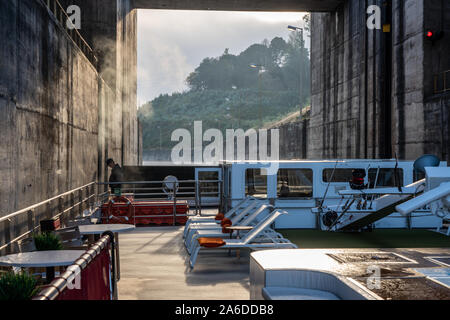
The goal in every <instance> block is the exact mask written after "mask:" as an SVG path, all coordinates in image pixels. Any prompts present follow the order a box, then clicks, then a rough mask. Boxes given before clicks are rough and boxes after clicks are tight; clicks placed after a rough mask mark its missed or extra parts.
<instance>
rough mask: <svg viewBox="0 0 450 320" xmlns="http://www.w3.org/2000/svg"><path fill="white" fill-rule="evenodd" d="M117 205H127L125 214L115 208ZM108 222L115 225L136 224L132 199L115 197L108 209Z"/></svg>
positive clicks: (109, 203)
mask: <svg viewBox="0 0 450 320" xmlns="http://www.w3.org/2000/svg"><path fill="white" fill-rule="evenodd" d="M116 203H125V205H126V206H127V211H126V213H125V214H124V213H123V212H122V211H121V210H120V208H119V207H117V206H114V205H115V204H116ZM106 213H107V221H109V223H113V224H135V221H134V205H133V203H132V202H131V200H130V199H128V198H127V197H124V196H118V197H114V198H113V199H111V200H109V202H108V207H107V211H106Z"/></svg>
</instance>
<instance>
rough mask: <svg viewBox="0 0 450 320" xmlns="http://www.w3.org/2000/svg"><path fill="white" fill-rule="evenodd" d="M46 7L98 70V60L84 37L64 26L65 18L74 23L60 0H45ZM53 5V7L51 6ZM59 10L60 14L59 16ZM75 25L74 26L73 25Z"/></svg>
mask: <svg viewBox="0 0 450 320" xmlns="http://www.w3.org/2000/svg"><path fill="white" fill-rule="evenodd" d="M44 1H45V2H44V3H45V5H46V6H47V8H48V9H49V10H50V12H52V13H53V15H54V16H55V18H56V20H57V21H58V22H59V23H61V24H62V27H63V29H64V30H65V31H66V33H67V35H68V36H69V37H70V38H71V39H72V41H73V42H74V43H75V45H76V46H77V47H78V48H79V49H80V50H81V52H83V54H84V55H85V56H86V58H88V60H89V61H90V62H91V63H92V65H93V66H94V67H95V68H96V69H97V63H98V58H97V56H96V55H95V53H94V50H93V49H92V48H91V46H90V45H89V44H88V43H87V42H86V40H84V38H83V36H82V35H81V34H80V32H78V30H77V29H71V30H67V28H66V27H65V26H64V21H63V18H64V17H65V18H66V21H70V23H71V24H72V21H71V20H70V18H69V16H68V15H67V12H66V11H65V10H64V8H63V7H62V5H61V4H60V3H59V1H58V0H44ZM51 3H53V6H52V5H51ZM58 10H59V13H60V14H58ZM72 25H73V24H72Z"/></svg>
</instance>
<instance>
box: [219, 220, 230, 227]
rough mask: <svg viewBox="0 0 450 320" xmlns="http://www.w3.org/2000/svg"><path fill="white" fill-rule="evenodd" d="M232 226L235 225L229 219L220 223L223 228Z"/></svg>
mask: <svg viewBox="0 0 450 320" xmlns="http://www.w3.org/2000/svg"><path fill="white" fill-rule="evenodd" d="M232 224H233V222H231V220H230V219H228V218H224V219H223V220H222V222H221V223H220V225H221V226H222V227H229V226H231V225H232Z"/></svg>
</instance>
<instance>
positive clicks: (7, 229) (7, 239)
mask: <svg viewBox="0 0 450 320" xmlns="http://www.w3.org/2000/svg"><path fill="white" fill-rule="evenodd" d="M3 232H4V233H5V244H8V243H9V242H10V241H11V220H10V219H8V220H6V221H5V223H4V229H3ZM5 251H6V254H10V253H11V246H9V245H8V246H7V247H6V248H5Z"/></svg>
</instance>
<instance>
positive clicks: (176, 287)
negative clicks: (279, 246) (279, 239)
mask: <svg viewBox="0 0 450 320" xmlns="http://www.w3.org/2000/svg"><path fill="white" fill-rule="evenodd" d="M183 228H184V227H183V226H176V227H140V228H137V229H136V230H134V231H132V232H129V233H123V234H121V235H120V261H121V279H120V281H119V283H118V292H119V299H120V300H144V299H147V300H160V299H161V300H162V299H164V300H178V299H180V300H208V299H212V300H222V299H225V300H236V299H239V300H248V299H249V298H250V293H249V254H248V252H241V257H240V258H239V259H238V258H237V257H236V256H232V257H230V256H228V254H227V253H226V252H224V251H223V250H222V251H221V252H220V253H218V252H217V251H216V252H211V253H207V254H202V256H201V257H200V258H199V263H198V265H197V266H196V267H195V269H194V270H193V271H191V270H190V268H189V265H188V263H187V261H188V260H187V253H186V249H185V247H184V244H183V239H182V231H183ZM232 254H233V253H232Z"/></svg>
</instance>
